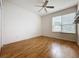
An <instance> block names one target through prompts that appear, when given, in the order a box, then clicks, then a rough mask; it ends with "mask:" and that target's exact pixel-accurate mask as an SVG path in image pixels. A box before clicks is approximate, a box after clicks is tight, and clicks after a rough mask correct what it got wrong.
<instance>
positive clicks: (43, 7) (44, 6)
mask: <svg viewBox="0 0 79 59" xmlns="http://www.w3.org/2000/svg"><path fill="white" fill-rule="evenodd" d="M48 2H49V1H48V0H45V2H44V3H43V5H42V6H38V7H42V8H41V9H40V10H39V12H40V11H41V10H42V9H44V10H45V12H46V13H47V9H46V8H51V9H52V8H54V6H47V4H48Z"/></svg>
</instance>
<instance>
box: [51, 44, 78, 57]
mask: <svg viewBox="0 0 79 59" xmlns="http://www.w3.org/2000/svg"><path fill="white" fill-rule="evenodd" d="M51 56H52V57H55V58H71V57H72V58H74V57H77V56H76V53H75V51H74V49H73V48H71V47H69V46H66V45H60V44H52V48H51Z"/></svg>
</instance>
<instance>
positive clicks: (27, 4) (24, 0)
mask: <svg viewBox="0 0 79 59" xmlns="http://www.w3.org/2000/svg"><path fill="white" fill-rule="evenodd" d="M8 1H9V2H12V3H14V4H17V5H19V6H21V7H23V8H25V9H27V10H29V11H31V12H34V13H36V14H39V15H42V16H43V15H46V14H49V13H53V12H56V11H59V10H62V9H65V8H69V7H72V6H74V5H76V4H77V2H78V1H79V0H49V3H48V5H50V6H52V5H53V6H55V8H54V9H47V10H48V12H47V13H46V12H45V11H44V10H42V11H41V12H38V11H39V9H41V7H36V6H37V5H42V4H43V3H42V2H43V1H44V0H8Z"/></svg>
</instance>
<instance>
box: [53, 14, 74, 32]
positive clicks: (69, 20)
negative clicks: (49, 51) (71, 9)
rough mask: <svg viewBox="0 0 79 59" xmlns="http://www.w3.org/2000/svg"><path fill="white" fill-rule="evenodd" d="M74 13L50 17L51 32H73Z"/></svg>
mask: <svg viewBox="0 0 79 59" xmlns="http://www.w3.org/2000/svg"><path fill="white" fill-rule="evenodd" d="M74 17H75V13H70V14H66V15H62V16H57V17H53V18H52V32H63V33H75V24H74V20H75V19H74Z"/></svg>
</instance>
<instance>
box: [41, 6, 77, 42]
mask: <svg viewBox="0 0 79 59" xmlns="http://www.w3.org/2000/svg"><path fill="white" fill-rule="evenodd" d="M76 10H77V7H76V6H73V7H71V8H67V9H64V10H61V11H58V12H55V13H52V14H48V15H45V16H43V17H42V21H43V22H42V25H43V26H42V28H43V36H48V37H53V38H59V39H64V40H69V41H75V39H76V36H75V34H66V33H54V32H52V18H53V17H55V16H59V15H64V14H67V13H72V12H76Z"/></svg>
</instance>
